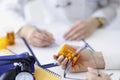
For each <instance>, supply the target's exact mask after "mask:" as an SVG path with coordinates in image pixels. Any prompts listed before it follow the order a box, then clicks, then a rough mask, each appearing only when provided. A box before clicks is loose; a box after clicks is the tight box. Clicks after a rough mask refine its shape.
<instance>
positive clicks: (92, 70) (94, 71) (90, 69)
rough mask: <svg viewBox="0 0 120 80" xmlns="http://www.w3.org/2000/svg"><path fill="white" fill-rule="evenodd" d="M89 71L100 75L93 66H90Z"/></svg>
mask: <svg viewBox="0 0 120 80" xmlns="http://www.w3.org/2000/svg"><path fill="white" fill-rule="evenodd" d="M88 72H90V73H92V74H94V75H97V76H98V72H97V70H95V69H93V68H91V67H88Z"/></svg>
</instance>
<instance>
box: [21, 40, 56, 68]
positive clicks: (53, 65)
mask: <svg viewBox="0 0 120 80" xmlns="http://www.w3.org/2000/svg"><path fill="white" fill-rule="evenodd" d="M22 40H23V41H24V43H25V45H26V47H27V48H28V50H29V51H30V53H31V54H32V56H34V57H35V59H36V62H37V64H38V66H40V67H42V68H44V69H46V68H51V67H56V66H58V64H55V63H49V64H44V65H41V63H40V62H39V60H38V59H37V57H36V55H35V53H34V52H33V50H32V49H31V47H30V46H29V44H28V43H27V41H26V40H25V39H24V38H22Z"/></svg>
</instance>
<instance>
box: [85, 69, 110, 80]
mask: <svg viewBox="0 0 120 80" xmlns="http://www.w3.org/2000/svg"><path fill="white" fill-rule="evenodd" d="M99 74H100V76H98V73H97V70H95V69H92V68H88V72H87V80H111V79H110V77H109V76H108V75H107V74H105V73H102V72H99Z"/></svg>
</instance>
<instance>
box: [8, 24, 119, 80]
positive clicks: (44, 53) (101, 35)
mask: <svg viewBox="0 0 120 80" xmlns="http://www.w3.org/2000/svg"><path fill="white" fill-rule="evenodd" d="M42 26H43V28H44V29H45V28H47V29H48V30H49V31H50V32H52V33H53V35H54V37H55V39H56V41H55V43H54V44H53V45H51V46H49V47H45V48H36V47H33V46H31V47H32V49H33V51H34V53H35V54H36V56H37V58H38V59H39V61H40V62H41V64H47V63H51V62H54V60H53V57H52V56H53V54H56V53H57V51H58V50H59V48H60V46H61V44H63V43H69V44H74V45H83V43H82V42H81V41H65V40H64V39H63V37H62V35H63V34H64V32H65V31H66V30H67V29H68V28H69V26H67V25H66V24H62V23H59V22H55V23H54V24H49V25H42ZM45 26H46V27H45ZM119 35H120V31H119V30H110V29H109V30H107V29H99V30H97V31H96V32H95V33H94V34H93V35H92V36H91V37H89V38H88V39H86V41H87V42H88V43H89V44H90V45H91V46H92V47H93V48H94V49H95V50H97V51H102V52H103V53H110V54H114V53H119V54H120V37H118V36H119ZM9 49H11V50H12V51H14V52H16V53H18V52H19V53H22V52H24V51H28V50H27V48H26V46H25V44H23V41H22V40H20V39H19V38H16V45H14V46H12V47H9ZM28 52H29V51H28ZM118 56H120V55H118ZM50 70H51V71H53V72H56V73H58V74H59V75H61V76H63V70H62V69H61V67H60V66H59V67H54V68H50ZM111 72H114V76H112V79H113V80H118V78H119V77H120V75H119V74H120V70H109V71H107V73H111ZM71 75H72V76H73V77H78V78H80V77H83V75H84V77H85V74H83V73H74V74H69V76H71ZM62 80H65V79H62Z"/></svg>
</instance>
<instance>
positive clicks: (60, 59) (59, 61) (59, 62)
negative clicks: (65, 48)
mask: <svg viewBox="0 0 120 80" xmlns="http://www.w3.org/2000/svg"><path fill="white" fill-rule="evenodd" d="M63 60H64V56H63V55H61V56H60V57H59V58H58V59H57V61H58V64H59V65H61V63H62V61H63Z"/></svg>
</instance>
